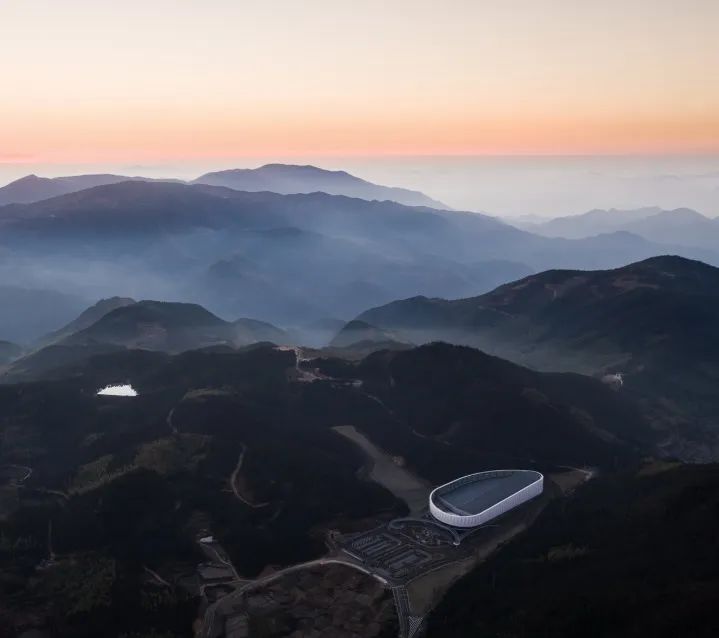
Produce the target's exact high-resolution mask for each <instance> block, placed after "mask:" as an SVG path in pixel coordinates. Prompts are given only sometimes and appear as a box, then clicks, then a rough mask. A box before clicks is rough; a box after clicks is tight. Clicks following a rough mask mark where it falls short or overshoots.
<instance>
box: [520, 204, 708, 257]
mask: <svg viewBox="0 0 719 638" xmlns="http://www.w3.org/2000/svg"><path fill="white" fill-rule="evenodd" d="M522 227H523V228H525V229H527V230H530V231H532V232H534V233H537V234H539V235H543V236H545V237H564V238H567V239H581V238H585V237H591V236H593V235H598V234H601V233H616V232H628V233H632V234H634V235H638V236H640V237H643V238H644V239H646V240H648V241H652V242H657V243H663V244H677V245H684V246H697V247H702V248H707V249H710V250H713V249H716V247H717V245H719V219H712V218H710V217H706V216H705V215H702V214H701V213H698V212H697V211H695V210H692V209H690V208H677V209H674V210H662V209H661V208H657V207H653V208H639V209H634V210H617V209H610V210H600V209H597V210H591V211H589V212H587V213H584V214H582V215H573V216H569V217H557V218H555V219H551V220H549V221H544V222H541V223H537V222H533V223H526V224H523V225H522Z"/></svg>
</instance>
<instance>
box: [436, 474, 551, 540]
mask: <svg viewBox="0 0 719 638" xmlns="http://www.w3.org/2000/svg"><path fill="white" fill-rule="evenodd" d="M543 489H544V476H543V475H542V474H540V473H539V472H535V471H533V470H491V471H489V472H477V473H476V474H468V475H467V476H462V477H461V478H458V479H455V480H454V481H450V482H449V483H445V484H444V485H440V486H439V487H438V488H436V489H434V490H432V492H431V493H430V495H429V511H430V512H431V514H432V516H434V518H436V519H437V520H438V521H440V522H442V523H445V524H446V525H451V526H452V527H477V526H478V525H484V524H485V523H487V522H489V521H491V520H492V519H493V518H496V517H497V516H500V515H501V514H504V513H506V512H508V511H509V510H511V509H514V508H515V507H517V506H519V505H521V504H522V503H526V502H527V501H529V500H531V499H533V498H535V497H537V496H539V495H540V494H541V493H542V490H543Z"/></svg>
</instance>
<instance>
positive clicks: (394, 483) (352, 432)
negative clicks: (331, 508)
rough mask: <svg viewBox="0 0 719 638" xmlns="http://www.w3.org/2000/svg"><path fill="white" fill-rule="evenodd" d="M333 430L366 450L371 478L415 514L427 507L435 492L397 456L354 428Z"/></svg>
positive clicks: (342, 426) (335, 428) (347, 426)
mask: <svg viewBox="0 0 719 638" xmlns="http://www.w3.org/2000/svg"><path fill="white" fill-rule="evenodd" d="M333 430H334V431H335V432H337V433H338V434H341V435H342V436H344V437H346V438H348V439H349V440H350V441H352V442H353V443H354V444H355V445H357V446H358V447H359V448H361V449H362V450H363V451H364V453H365V454H366V455H367V456H368V457H369V458H370V460H371V461H372V468H371V470H370V473H369V477H370V478H371V479H372V480H373V481H374V482H375V483H379V484H380V485H382V486H384V487H386V488H387V489H388V490H389V491H390V492H392V494H394V495H395V496H396V497H397V498H401V499H402V500H403V501H404V502H405V503H407V507H409V510H410V512H411V513H412V514H416V513H418V512H421V511H422V510H423V509H424V508H425V507H427V499H428V497H429V493H430V491H431V489H432V488H431V486H430V485H429V484H428V483H426V482H425V481H423V480H422V479H420V478H419V477H417V476H415V475H414V474H412V472H410V471H409V470H407V469H406V468H405V467H402V465H401V464H400V463H398V462H397V460H396V459H395V458H394V457H392V456H391V455H389V454H387V452H385V451H384V450H382V449H381V448H379V447H377V446H376V445H375V444H374V443H372V441H370V440H369V439H368V438H367V437H366V436H365V435H364V434H362V433H361V432H359V431H357V429H356V428H355V427H354V426H353V425H338V426H335V427H334V428H333Z"/></svg>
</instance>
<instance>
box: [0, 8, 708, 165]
mask: <svg viewBox="0 0 719 638" xmlns="http://www.w3.org/2000/svg"><path fill="white" fill-rule="evenodd" d="M717 25H719V2H718V1H717V0H632V1H631V2H628V1H626V0H602V1H601V2H598V1H596V0H504V1H502V2H497V1H495V0H443V1H442V2H438V1H436V0H431V1H427V0H393V1H387V0H383V1H376V0H363V1H362V2H356V1H354V0H353V1H349V0H326V1H323V0H301V1H300V0H297V1H289V0H262V1H261V2H255V1H253V0H241V1H238V0H203V1H199V0H172V1H170V0H141V1H140V0H123V2H117V1H116V0H62V1H58V0H0V60H2V64H1V65H0V162H6V163H22V162H28V163H41V162H48V163H53V162H57V163H87V164H92V163H93V162H96V163H102V162H111V161H112V162H115V161H117V162H123V161H137V162H160V161H173V160H177V159H180V158H182V159H198V160H199V159H203V158H213V159H221V158H224V157H240V156H248V157H249V156H251V157H278V156H281V157H303V156H314V157H317V156H319V157H322V156H344V157H346V156H384V155H387V156H391V155H522V154H540V155H543V154H549V155H552V154H557V155H566V154H635V153H636V154H673V153H689V154H702V153H717V152H719V38H718V37H717Z"/></svg>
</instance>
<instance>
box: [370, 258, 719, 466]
mask: <svg viewBox="0 0 719 638" xmlns="http://www.w3.org/2000/svg"><path fill="white" fill-rule="evenodd" d="M358 320H359V321H362V322H365V323H366V324H369V325H370V326H373V327H374V328H375V329H378V330H383V331H393V332H394V333H396V334H398V335H400V336H401V337H403V338H405V339H407V340H409V341H412V342H414V343H424V342H428V341H435V340H442V341H448V342H451V343H464V344H469V345H473V346H475V347H480V348H482V349H483V350H486V351H488V352H491V353H494V354H497V355H499V356H502V357H505V358H508V359H510V360H514V361H517V362H521V363H524V364H526V365H530V366H532V367H535V368H538V369H542V370H571V371H576V372H583V373H586V374H592V375H598V376H602V375H617V374H618V375H621V376H620V377H619V379H621V380H622V382H623V386H622V387H623V391H625V392H629V393H632V394H634V395H635V396H637V397H639V398H640V399H641V400H642V401H644V402H645V404H646V408H647V411H648V412H649V413H650V414H651V416H652V420H653V422H654V423H655V425H656V426H657V428H658V429H660V430H666V431H667V432H673V433H674V434H676V432H677V429H676V425H677V423H681V424H682V427H681V435H682V436H680V437H679V439H675V438H674V436H673V435H672V436H669V435H668V440H667V441H666V444H667V447H668V448H672V449H673V450H674V451H675V452H676V453H680V454H682V455H685V456H690V457H692V456H693V455H695V454H696V458H713V456H714V455H715V454H716V450H717V449H719V448H717V443H718V442H719V438H717V437H718V435H719V432H718V431H717V429H716V425H715V420H714V417H713V414H714V413H715V410H716V409H717V407H718V406H717V402H716V400H715V397H714V390H713V388H714V385H715V383H716V379H717V378H718V377H719V368H718V367H717V363H716V362H717V361H719V338H718V337H717V333H716V331H715V326H716V325H717V322H719V269H717V268H715V267H712V266H709V265H707V264H704V263H701V262H696V261H691V260H687V259H684V258H681V257H656V258H651V259H648V260H645V261H642V262H639V263H635V264H631V265H629V266H625V267H622V268H618V269H614V270H605V271H574V270H553V271H548V272H544V273H540V274H538V275H531V276H529V277H527V278H525V279H521V280H519V281H517V282H513V283H510V284H506V285H504V286H500V287H499V288H497V289H496V290H494V291H492V292H490V293H487V294H485V295H482V296H479V297H472V298H467V299H458V300H453V301H448V300H443V299H430V298H427V297H415V298H411V299H406V300H403V301H397V302H393V303H390V304H388V305H385V306H381V307H378V308H374V309H371V310H368V311H367V312H364V313H362V314H361V315H359V317H358ZM611 378H613V377H611ZM687 441H694V442H695V443H696V444H701V445H700V447H699V448H696V449H693V448H692V444H691V443H687V445H688V447H687V448H686V449H681V448H682V446H683V445H684V442H687ZM702 445H706V446H708V447H706V448H702V447H701V446H702Z"/></svg>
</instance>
